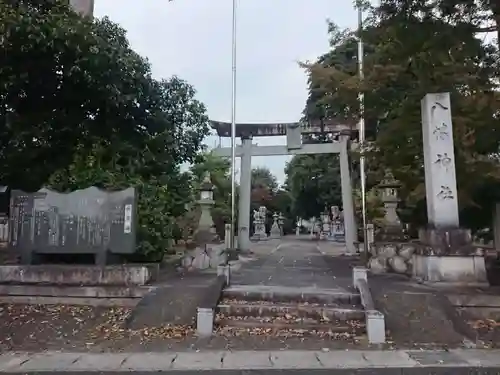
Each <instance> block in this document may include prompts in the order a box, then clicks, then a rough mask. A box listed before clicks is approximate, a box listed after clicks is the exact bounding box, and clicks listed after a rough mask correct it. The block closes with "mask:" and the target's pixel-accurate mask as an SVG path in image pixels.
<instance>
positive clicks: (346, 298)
mask: <svg viewBox="0 0 500 375" xmlns="http://www.w3.org/2000/svg"><path fill="white" fill-rule="evenodd" d="M222 297H223V298H226V299H233V300H244V301H269V302H275V303H276V302H282V303H289V302H290V303H310V304H322V305H335V304H342V305H346V304H348V305H359V304H361V298H360V296H359V294H358V293H356V292H354V291H352V292H351V291H346V290H344V289H319V288H300V289H298V288H289V287H278V286H264V285H234V286H231V287H229V288H226V289H224V291H223V293H222Z"/></svg>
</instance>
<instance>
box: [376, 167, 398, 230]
mask: <svg viewBox="0 0 500 375" xmlns="http://www.w3.org/2000/svg"><path fill="white" fill-rule="evenodd" d="M378 187H379V189H380V190H381V192H382V202H383V203H384V210H385V218H384V219H385V223H386V225H391V226H394V225H397V226H401V221H400V220H399V217H398V214H397V211H396V210H397V208H398V202H399V197H398V189H399V188H400V187H401V183H400V182H399V181H398V180H396V179H395V178H394V176H393V174H392V173H391V172H390V171H386V173H385V176H384V179H383V180H382V181H381V182H380V184H379V186H378Z"/></svg>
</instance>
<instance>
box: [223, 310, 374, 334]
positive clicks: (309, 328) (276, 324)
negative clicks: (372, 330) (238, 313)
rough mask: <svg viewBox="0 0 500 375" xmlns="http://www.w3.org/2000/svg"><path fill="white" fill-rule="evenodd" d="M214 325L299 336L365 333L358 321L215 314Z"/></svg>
mask: <svg viewBox="0 0 500 375" xmlns="http://www.w3.org/2000/svg"><path fill="white" fill-rule="evenodd" d="M215 324H216V325H217V326H218V328H219V329H221V328H224V327H232V328H240V329H249V330H264V331H269V332H277V331H295V332H297V333H301V334H307V333H309V334H311V335H315V334H317V333H320V332H322V333H331V334H344V333H346V334H349V335H353V334H356V335H361V334H364V333H365V332H366V328H365V324H364V322H363V321H360V320H345V321H340V320H322V321H320V320H315V319H309V318H293V317H292V318H291V319H287V318H286V317H265V318H262V317H246V316H245V317H227V316H225V315H223V314H217V315H216V318H215Z"/></svg>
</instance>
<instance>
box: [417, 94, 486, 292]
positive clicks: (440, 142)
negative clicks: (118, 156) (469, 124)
mask: <svg viewBox="0 0 500 375" xmlns="http://www.w3.org/2000/svg"><path fill="white" fill-rule="evenodd" d="M421 105H422V133H423V143H424V165H425V190H426V198H427V216H428V222H429V224H428V227H427V228H423V229H421V230H420V232H419V240H420V242H421V244H422V245H423V246H420V247H419V248H418V249H417V250H416V253H415V254H414V256H413V271H412V272H413V276H414V277H417V278H419V279H422V280H424V281H431V282H452V283H474V284H477V283H481V284H482V283H486V282H487V278H486V268H485V263H484V257H483V255H482V254H480V253H479V252H477V251H476V248H475V247H473V246H472V237H471V233H470V230H467V229H463V228H460V226H459V218H458V200H457V182H456V175H455V153H454V145H453V125H452V119H451V103H450V94H449V93H436V94H427V95H426V96H425V97H424V98H423V99H422V102H421Z"/></svg>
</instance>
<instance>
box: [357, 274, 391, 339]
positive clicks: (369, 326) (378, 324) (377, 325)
mask: <svg viewBox="0 0 500 375" xmlns="http://www.w3.org/2000/svg"><path fill="white" fill-rule="evenodd" d="M352 283H353V285H354V287H355V288H356V289H357V290H358V291H359V295H360V297H361V304H362V305H363V308H364V310H365V320H366V332H367V335H368V342H369V343H370V344H384V343H385V319H384V314H382V313H381V312H380V311H378V310H376V309H375V304H374V303H373V297H372V294H371V291H370V287H369V286H368V272H367V269H366V268H365V267H354V268H353V271H352Z"/></svg>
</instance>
